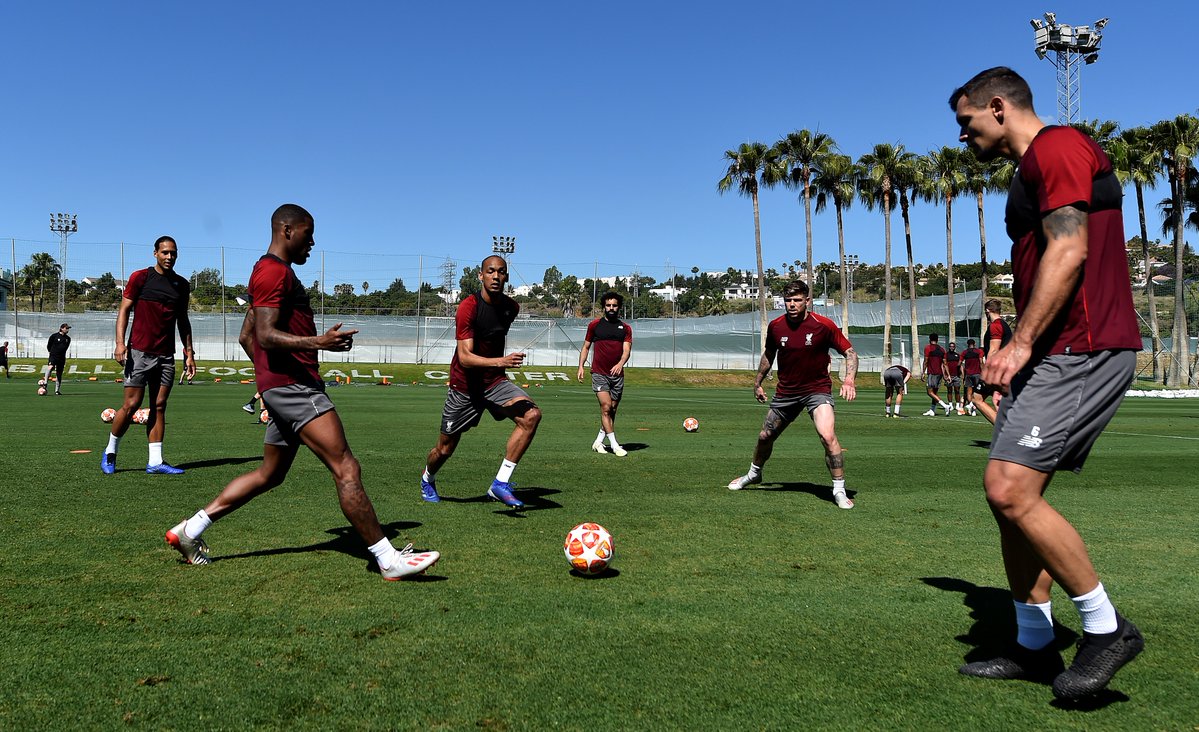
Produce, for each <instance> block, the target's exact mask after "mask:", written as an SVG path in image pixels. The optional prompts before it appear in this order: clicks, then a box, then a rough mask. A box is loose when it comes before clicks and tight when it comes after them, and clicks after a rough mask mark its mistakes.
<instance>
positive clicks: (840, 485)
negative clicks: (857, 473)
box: [833, 478, 845, 496]
mask: <svg viewBox="0 0 1199 732" xmlns="http://www.w3.org/2000/svg"><path fill="white" fill-rule="evenodd" d="M844 492H845V479H844V478H833V495H834V496H835V495H837V494H838V493H844Z"/></svg>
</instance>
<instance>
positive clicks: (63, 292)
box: [50, 213, 79, 313]
mask: <svg viewBox="0 0 1199 732" xmlns="http://www.w3.org/2000/svg"><path fill="white" fill-rule="evenodd" d="M50 231H53V232H54V233H55V234H58V235H59V236H60V237H62V247H61V248H60V249H59V253H58V266H59V271H58V312H60V313H62V312H66V303H67V237H69V236H70V235H71V234H74V233H75V232H77V231H79V221H78V217H77V216H76V215H75V214H65V213H52V214H50Z"/></svg>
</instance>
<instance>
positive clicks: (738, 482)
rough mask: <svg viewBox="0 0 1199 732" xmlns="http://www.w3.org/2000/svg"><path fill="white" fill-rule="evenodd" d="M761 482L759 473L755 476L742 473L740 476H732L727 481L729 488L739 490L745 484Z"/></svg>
mask: <svg viewBox="0 0 1199 732" xmlns="http://www.w3.org/2000/svg"><path fill="white" fill-rule="evenodd" d="M761 482H762V476H761V475H759V476H758V477H756V478H751V477H749V476H748V475H743V476H741V477H740V478H733V479H732V480H731V481H729V490H731V491H739V490H741V489H742V488H744V487H745V486H747V485H757V484H758V483H761Z"/></svg>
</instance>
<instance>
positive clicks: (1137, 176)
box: [1111, 127, 1162, 382]
mask: <svg viewBox="0 0 1199 732" xmlns="http://www.w3.org/2000/svg"><path fill="white" fill-rule="evenodd" d="M1111 157H1112V166H1113V167H1114V168H1115V171H1116V177H1118V178H1119V179H1120V182H1121V183H1123V184H1125V185H1127V184H1128V183H1129V181H1131V182H1132V186H1133V189H1134V190H1135V191H1136V194H1137V214H1138V216H1139V218H1140V222H1141V259H1142V261H1143V262H1144V266H1145V297H1146V299H1147V300H1148V303H1147V307H1148V308H1149V337H1150V339H1151V342H1152V344H1153V345H1152V349H1153V380H1154V381H1155V382H1156V381H1158V380H1159V379H1161V357H1160V354H1161V352H1162V344H1161V331H1160V330H1159V328H1158V324H1157V303H1156V302H1155V299H1154V298H1155V296H1154V293H1153V266H1152V263H1151V262H1150V261H1149V229H1148V227H1147V226H1146V224H1145V187H1146V186H1148V187H1150V188H1153V187H1155V186H1156V185H1157V181H1158V178H1159V177H1160V176H1161V172H1162V166H1161V151H1160V150H1158V149H1157V148H1156V147H1155V146H1154V145H1153V142H1152V140H1151V139H1150V131H1149V129H1148V128H1146V127H1133V128H1130V129H1126V130H1124V131H1123V132H1121V133H1120V139H1119V140H1118V141H1117V143H1116V144H1115V145H1113V146H1112V153H1111Z"/></svg>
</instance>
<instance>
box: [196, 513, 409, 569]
mask: <svg viewBox="0 0 1199 732" xmlns="http://www.w3.org/2000/svg"><path fill="white" fill-rule="evenodd" d="M419 526H421V523H420V522H419V521H392V522H391V523H389V524H383V535H384V536H386V537H387V538H389V539H391V540H392V543H393V544H396V543H397V542H398V541H399V539H398V537H399V535H400V533H401V532H404V531H411V530H412V529H415V528H418V527H419ZM325 533H326V534H331V535H332V536H333V538H332V539H329V540H327V541H322V542H319V543H316V544H308V545H307V546H281V547H275V548H273V549H256V550H254V551H252V552H243V553H241V554H225V555H223V556H216V557H213V558H212V561H213V563H216V562H224V561H227V560H230V559H250V558H253V557H270V556H276V555H279V554H301V553H307V552H338V553H340V554H347V555H349V556H351V557H354V558H356V559H362V560H369V561H370V562H372V563H373V562H374V557H373V556H371V553H370V550H369V549H367V548H366V545H365V544H363V543H362V537H360V536H358V532H356V531H354V527H352V526H335V527H333V528H332V529H326V530H325ZM405 543H406V542H405ZM403 545H404V544H403V543H400V544H398V546H399V547H403Z"/></svg>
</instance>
